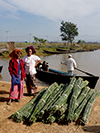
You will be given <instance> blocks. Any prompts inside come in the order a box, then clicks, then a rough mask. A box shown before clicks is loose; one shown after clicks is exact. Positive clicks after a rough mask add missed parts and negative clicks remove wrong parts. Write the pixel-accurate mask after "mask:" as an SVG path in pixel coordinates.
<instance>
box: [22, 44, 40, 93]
mask: <svg viewBox="0 0 100 133" xmlns="http://www.w3.org/2000/svg"><path fill="white" fill-rule="evenodd" d="M25 50H26V52H27V55H26V56H25V57H24V58H23V61H24V66H25V74H26V80H25V82H26V86H27V92H28V94H29V95H30V94H35V93H38V86H37V82H36V67H37V66H38V64H39V63H41V59H40V58H39V57H38V56H36V55H35V54H36V51H35V49H34V47H33V46H29V47H27V48H26V49H25Z"/></svg>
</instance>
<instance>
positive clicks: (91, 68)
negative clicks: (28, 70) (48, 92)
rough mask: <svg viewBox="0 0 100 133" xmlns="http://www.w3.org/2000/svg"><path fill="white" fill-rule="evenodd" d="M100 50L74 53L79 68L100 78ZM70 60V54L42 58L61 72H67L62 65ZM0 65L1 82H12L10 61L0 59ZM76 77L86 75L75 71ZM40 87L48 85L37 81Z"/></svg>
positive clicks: (97, 87)
mask: <svg viewBox="0 0 100 133" xmlns="http://www.w3.org/2000/svg"><path fill="white" fill-rule="evenodd" d="M99 55H100V50H96V51H92V52H77V53H72V56H73V58H74V59H75V60H76V62H77V67H78V68H79V69H81V70H83V71H86V72H88V73H91V74H93V75H96V76H99V77H100V59H99ZM67 58H68V54H60V55H58V54H57V55H50V56H46V57H41V59H42V61H44V60H45V61H47V62H48V64H49V67H50V68H53V69H56V70H60V71H64V72H67V67H66V65H64V64H61V61H65V60H66V59H67ZM0 65H3V69H2V72H1V74H0V80H2V81H10V80H11V78H10V75H9V72H8V65H9V60H2V59H0ZM74 73H75V74H76V75H82V76H84V75H85V74H84V73H82V72H79V71H77V70H75V71H74ZM37 83H38V85H42V86H44V85H47V84H45V83H44V82H42V81H39V80H38V79H37ZM95 89H99V90H100V80H98V82H97V85H96V87H95Z"/></svg>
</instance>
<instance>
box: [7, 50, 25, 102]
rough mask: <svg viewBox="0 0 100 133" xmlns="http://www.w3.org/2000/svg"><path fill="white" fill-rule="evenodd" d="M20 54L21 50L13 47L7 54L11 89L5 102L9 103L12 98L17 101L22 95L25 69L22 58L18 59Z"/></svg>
mask: <svg viewBox="0 0 100 133" xmlns="http://www.w3.org/2000/svg"><path fill="white" fill-rule="evenodd" d="M21 54H22V52H21V50H20V49H15V50H13V51H12V52H11V53H10V55H9V57H10V58H11V60H10V61H9V68H8V69H9V73H10V75H11V89H10V94H9V102H7V104H11V101H12V100H13V99H15V100H16V101H19V99H21V98H22V97H23V79H24V78H25V71H24V63H23V60H22V59H20V57H21Z"/></svg>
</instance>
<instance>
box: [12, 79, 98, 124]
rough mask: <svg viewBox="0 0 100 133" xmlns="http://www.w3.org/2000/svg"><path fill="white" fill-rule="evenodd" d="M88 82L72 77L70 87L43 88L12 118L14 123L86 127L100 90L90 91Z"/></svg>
mask: <svg viewBox="0 0 100 133" xmlns="http://www.w3.org/2000/svg"><path fill="white" fill-rule="evenodd" d="M88 83H89V82H88V81H87V80H85V81H84V80H83V79H82V78H78V79H76V78H75V77H72V78H71V79H70V83H69V84H67V83H66V84H62V83H61V84H60V85H58V83H56V82H54V83H53V84H51V85H50V86H49V87H48V88H43V89H42V90H41V91H40V92H39V93H38V94H37V95H36V96H35V97H34V98H33V99H32V100H31V101H30V102H29V103H27V104H26V105H25V106H24V107H22V108H21V109H20V110H18V111H17V112H15V113H14V114H13V115H11V117H10V118H11V119H13V120H14V121H15V122H21V121H24V122H25V121H26V122H27V123H28V125H31V124H33V123H35V122H37V121H41V122H43V123H49V124H52V123H53V122H57V123H61V124H69V123H71V122H77V121H78V123H79V124H84V125H85V124H87V122H88V118H89V114H90V112H91V109H92V106H93V104H94V102H95V100H96V98H97V97H98V96H99V95H100V91H99V90H95V89H92V88H89V86H88Z"/></svg>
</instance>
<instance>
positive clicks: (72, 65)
mask: <svg viewBox="0 0 100 133" xmlns="http://www.w3.org/2000/svg"><path fill="white" fill-rule="evenodd" d="M61 64H66V65H67V70H68V74H69V75H73V71H74V68H76V67H77V64H76V61H75V60H74V59H73V58H72V55H71V54H69V55H68V59H67V60H66V61H65V62H61Z"/></svg>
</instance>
